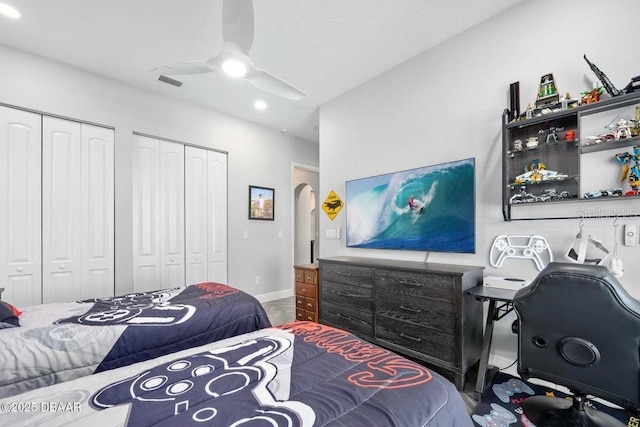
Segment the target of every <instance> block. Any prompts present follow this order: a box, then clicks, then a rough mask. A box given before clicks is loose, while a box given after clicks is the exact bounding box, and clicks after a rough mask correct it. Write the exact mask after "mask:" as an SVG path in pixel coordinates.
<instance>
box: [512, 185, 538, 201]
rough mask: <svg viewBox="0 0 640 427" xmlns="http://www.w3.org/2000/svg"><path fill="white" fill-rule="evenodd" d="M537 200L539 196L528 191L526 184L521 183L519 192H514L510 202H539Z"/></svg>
mask: <svg viewBox="0 0 640 427" xmlns="http://www.w3.org/2000/svg"><path fill="white" fill-rule="evenodd" d="M537 201H538V198H537V197H536V196H534V195H533V194H531V193H528V192H527V186H526V185H521V186H520V188H519V189H518V194H514V195H513V196H511V198H510V199H509V203H511V204H515V203H531V202H537Z"/></svg>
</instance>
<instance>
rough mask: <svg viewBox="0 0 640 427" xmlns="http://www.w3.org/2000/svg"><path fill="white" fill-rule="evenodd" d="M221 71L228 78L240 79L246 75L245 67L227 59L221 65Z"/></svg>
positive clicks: (238, 62)
mask: <svg viewBox="0 0 640 427" xmlns="http://www.w3.org/2000/svg"><path fill="white" fill-rule="evenodd" d="M222 71H224V73H225V74H226V75H227V76H229V77H234V78H240V77H244V76H245V75H246V74H247V66H246V65H244V64H243V63H242V62H240V61H238V60H236V59H227V60H226V61H224V62H223V63H222Z"/></svg>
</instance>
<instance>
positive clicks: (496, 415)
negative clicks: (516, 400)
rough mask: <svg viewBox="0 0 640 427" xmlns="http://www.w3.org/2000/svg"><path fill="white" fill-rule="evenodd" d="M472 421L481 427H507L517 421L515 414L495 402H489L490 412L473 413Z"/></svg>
mask: <svg viewBox="0 0 640 427" xmlns="http://www.w3.org/2000/svg"><path fill="white" fill-rule="evenodd" d="M472 418H473V421H475V422H476V423H478V424H479V425H481V426H482V427H507V426H508V425H510V424H513V423H515V422H517V421H518V419H517V418H516V416H515V415H514V414H512V413H511V412H509V411H507V410H506V409H504V408H503V407H502V406H500V405H498V404H497V403H492V404H491V412H489V413H488V414H485V415H478V414H474V415H473V417H472Z"/></svg>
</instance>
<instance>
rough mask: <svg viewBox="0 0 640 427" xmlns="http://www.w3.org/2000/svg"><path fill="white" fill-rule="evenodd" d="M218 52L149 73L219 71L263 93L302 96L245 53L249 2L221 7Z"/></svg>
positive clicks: (235, 0) (249, 38)
mask: <svg viewBox="0 0 640 427" xmlns="http://www.w3.org/2000/svg"><path fill="white" fill-rule="evenodd" d="M222 40H223V42H222V50H221V51H220V53H219V54H218V56H216V57H214V58H211V59H209V60H207V61H198V62H184V63H180V64H171V65H165V66H162V67H158V68H155V69H153V70H151V71H152V72H154V73H157V74H160V75H180V74H202V73H210V72H213V71H218V70H222V71H223V72H224V73H225V74H227V75H229V76H231V77H235V78H243V79H245V80H248V81H249V83H251V84H252V85H254V86H255V87H257V88H258V89H261V90H263V91H265V92H270V93H272V94H274V95H278V96H281V97H283V98H287V99H291V100H299V99H302V98H303V97H304V96H305V95H304V93H302V92H300V91H299V90H298V89H296V88H295V87H293V86H291V85H290V84H289V83H287V82H285V81H283V80H281V79H279V78H278V77H276V76H274V75H272V74H269V73H268V72H266V71H264V70H261V69H260V68H258V67H256V66H255V65H254V64H253V61H252V60H251V58H250V57H249V51H250V50H251V47H252V45H253V1H252V0H224V2H223V4H222Z"/></svg>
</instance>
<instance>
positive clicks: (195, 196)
mask: <svg viewBox="0 0 640 427" xmlns="http://www.w3.org/2000/svg"><path fill="white" fill-rule="evenodd" d="M207 153H208V151H207V150H203V149H200V148H194V147H185V220H186V227H185V229H186V236H185V238H186V239H185V243H186V259H187V262H186V280H187V285H192V284H194V283H202V282H206V281H208V271H207V270H208V265H209V264H208V261H209V260H208V257H207V253H208V245H209V237H208V222H209V221H208V205H209V198H208V193H207V187H208V186H207V181H208V179H209V175H208V173H207V165H208V156H207Z"/></svg>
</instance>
